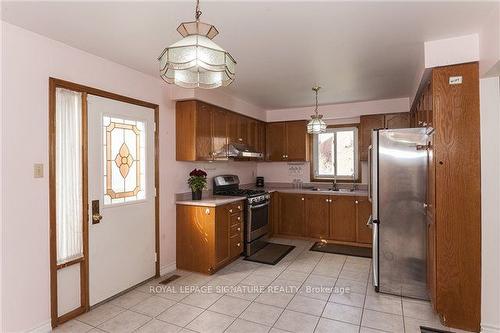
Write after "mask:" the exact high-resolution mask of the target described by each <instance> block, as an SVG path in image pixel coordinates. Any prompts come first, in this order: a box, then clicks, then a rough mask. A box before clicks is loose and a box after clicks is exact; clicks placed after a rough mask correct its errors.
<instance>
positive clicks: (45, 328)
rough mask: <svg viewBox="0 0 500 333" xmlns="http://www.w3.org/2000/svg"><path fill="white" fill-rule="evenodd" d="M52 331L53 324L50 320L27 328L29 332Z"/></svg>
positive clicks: (47, 332) (44, 332) (46, 332)
mask: <svg viewBox="0 0 500 333" xmlns="http://www.w3.org/2000/svg"><path fill="white" fill-rule="evenodd" d="M51 331H52V325H51V324H50V320H49V321H47V322H45V323H43V324H41V325H39V326H37V327H35V328H32V329H29V330H27V331H26V332H28V333H49V332H51Z"/></svg>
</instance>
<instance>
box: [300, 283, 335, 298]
mask: <svg viewBox="0 0 500 333" xmlns="http://www.w3.org/2000/svg"><path fill="white" fill-rule="evenodd" d="M332 290H333V288H332V287H324V286H319V285H314V284H311V283H308V282H307V281H306V282H304V284H303V285H302V287H300V289H299V291H298V292H297V295H300V296H304V297H309V298H314V299H319V300H321V301H328V299H329V298H330V294H331V293H332Z"/></svg>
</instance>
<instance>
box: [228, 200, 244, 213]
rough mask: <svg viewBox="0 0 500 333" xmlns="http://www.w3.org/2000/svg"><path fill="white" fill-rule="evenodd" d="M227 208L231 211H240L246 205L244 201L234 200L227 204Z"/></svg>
mask: <svg viewBox="0 0 500 333" xmlns="http://www.w3.org/2000/svg"><path fill="white" fill-rule="evenodd" d="M227 208H228V210H229V213H231V214H232V213H238V212H242V211H243V209H244V208H245V205H244V203H243V201H237V202H233V203H230V204H228V205H227Z"/></svg>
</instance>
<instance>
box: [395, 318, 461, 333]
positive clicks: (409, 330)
mask: <svg viewBox="0 0 500 333" xmlns="http://www.w3.org/2000/svg"><path fill="white" fill-rule="evenodd" d="M404 323H405V333H420V332H421V331H420V326H425V327H429V328H437V329H440V330H446V331H452V330H451V329H449V328H448V327H445V326H443V325H441V323H440V322H439V321H425V320H422V319H415V318H409V317H404Z"/></svg>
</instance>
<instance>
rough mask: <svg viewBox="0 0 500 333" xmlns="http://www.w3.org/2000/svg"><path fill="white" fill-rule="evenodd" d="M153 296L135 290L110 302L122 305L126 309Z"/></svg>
mask: <svg viewBox="0 0 500 333" xmlns="http://www.w3.org/2000/svg"><path fill="white" fill-rule="evenodd" d="M149 297H152V296H151V295H149V294H145V293H142V292H138V291H135V290H132V291H129V292H128V293H126V294H123V295H121V296H119V297H117V298H115V299H113V300H111V301H110V302H109V303H111V304H113V305H116V306H120V307H122V308H125V309H130V308H131V307H133V306H134V305H137V304H139V303H140V302H142V301H144V300H146V299H147V298H149Z"/></svg>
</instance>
